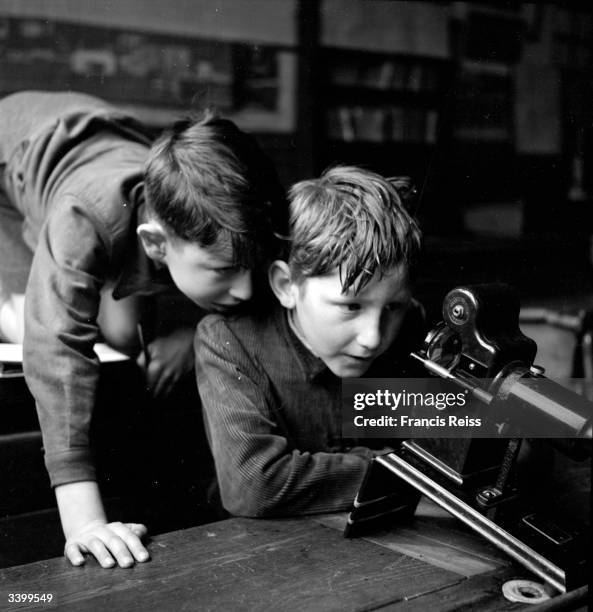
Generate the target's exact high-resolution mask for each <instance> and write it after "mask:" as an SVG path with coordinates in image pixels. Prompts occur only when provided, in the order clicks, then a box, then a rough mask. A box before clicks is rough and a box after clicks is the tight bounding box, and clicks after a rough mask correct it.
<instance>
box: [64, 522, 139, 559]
mask: <svg viewBox="0 0 593 612" xmlns="http://www.w3.org/2000/svg"><path fill="white" fill-rule="evenodd" d="M146 533H147V529H146V527H145V526H144V525H140V524H139V523H119V522H117V523H105V522H103V521H99V520H97V521H92V522H91V523H89V524H87V525H85V526H84V527H83V528H82V529H81V530H80V531H79V532H78V533H75V534H73V535H71V536H70V537H69V538H68V540H66V545H65V547H64V555H65V556H66V558H67V559H68V560H69V561H70V563H72V565H82V564H83V563H84V556H83V555H84V553H88V554H91V555H93V556H94V557H95V558H96V559H97V561H98V562H99V564H100V565H101V567H105V568H110V567H114V566H115V565H119V566H120V567H132V566H133V565H134V562H135V561H139V562H143V561H148V559H149V554H148V551H147V550H146V548H144V545H143V544H142V542H141V540H140V538H142V537H144V536H145V535H146Z"/></svg>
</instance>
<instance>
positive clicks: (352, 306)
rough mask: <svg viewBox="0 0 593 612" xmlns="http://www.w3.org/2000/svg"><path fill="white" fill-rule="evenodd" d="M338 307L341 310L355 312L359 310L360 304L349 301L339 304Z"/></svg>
mask: <svg viewBox="0 0 593 612" xmlns="http://www.w3.org/2000/svg"><path fill="white" fill-rule="evenodd" d="M340 307H341V308H342V309H343V310H346V311H347V312H356V311H357V310H360V304H357V303H356V302H349V303H347V304H340Z"/></svg>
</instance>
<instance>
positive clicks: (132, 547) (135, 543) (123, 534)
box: [112, 524, 149, 563]
mask: <svg viewBox="0 0 593 612" xmlns="http://www.w3.org/2000/svg"><path fill="white" fill-rule="evenodd" d="M140 526H142V525H140ZM112 529H113V531H114V532H115V533H116V534H117V535H118V536H119V537H120V538H121V539H122V541H123V543H124V544H125V546H126V547H127V550H129V551H130V553H131V554H132V555H133V556H134V559H136V561H139V562H140V563H142V562H144V561H148V559H149V554H148V551H147V550H146V548H144V546H143V544H142V542H141V541H140V538H139V537H138V536H137V535H136V533H135V532H134V531H133V530H132V529H129V528H128V527H127V526H126V525H122V524H119V525H114V526H113V527H112Z"/></svg>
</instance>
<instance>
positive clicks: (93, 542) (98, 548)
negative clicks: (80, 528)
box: [86, 536, 115, 568]
mask: <svg viewBox="0 0 593 612" xmlns="http://www.w3.org/2000/svg"><path fill="white" fill-rule="evenodd" d="M86 548H88V550H89V552H91V553H93V555H94V556H95V559H97V561H98V562H99V565H101V567H105V568H110V567H113V566H114V565H115V561H114V560H113V557H112V556H111V555H110V554H109V551H108V550H107V547H106V546H105V544H103V542H101V540H99V538H97V537H94V536H93V537H91V538H90V540H89V542H88V544H87V545H86Z"/></svg>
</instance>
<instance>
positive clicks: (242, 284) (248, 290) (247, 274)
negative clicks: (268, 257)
mask: <svg viewBox="0 0 593 612" xmlns="http://www.w3.org/2000/svg"><path fill="white" fill-rule="evenodd" d="M229 293H230V294H231V295H232V296H233V297H234V298H235V299H236V300H241V301H242V302H245V301H247V300H249V299H250V298H251V295H252V293H253V286H252V282H251V270H244V271H243V272H240V273H239V274H237V276H235V278H234V279H233V282H232V284H231V288H230V290H229Z"/></svg>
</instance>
